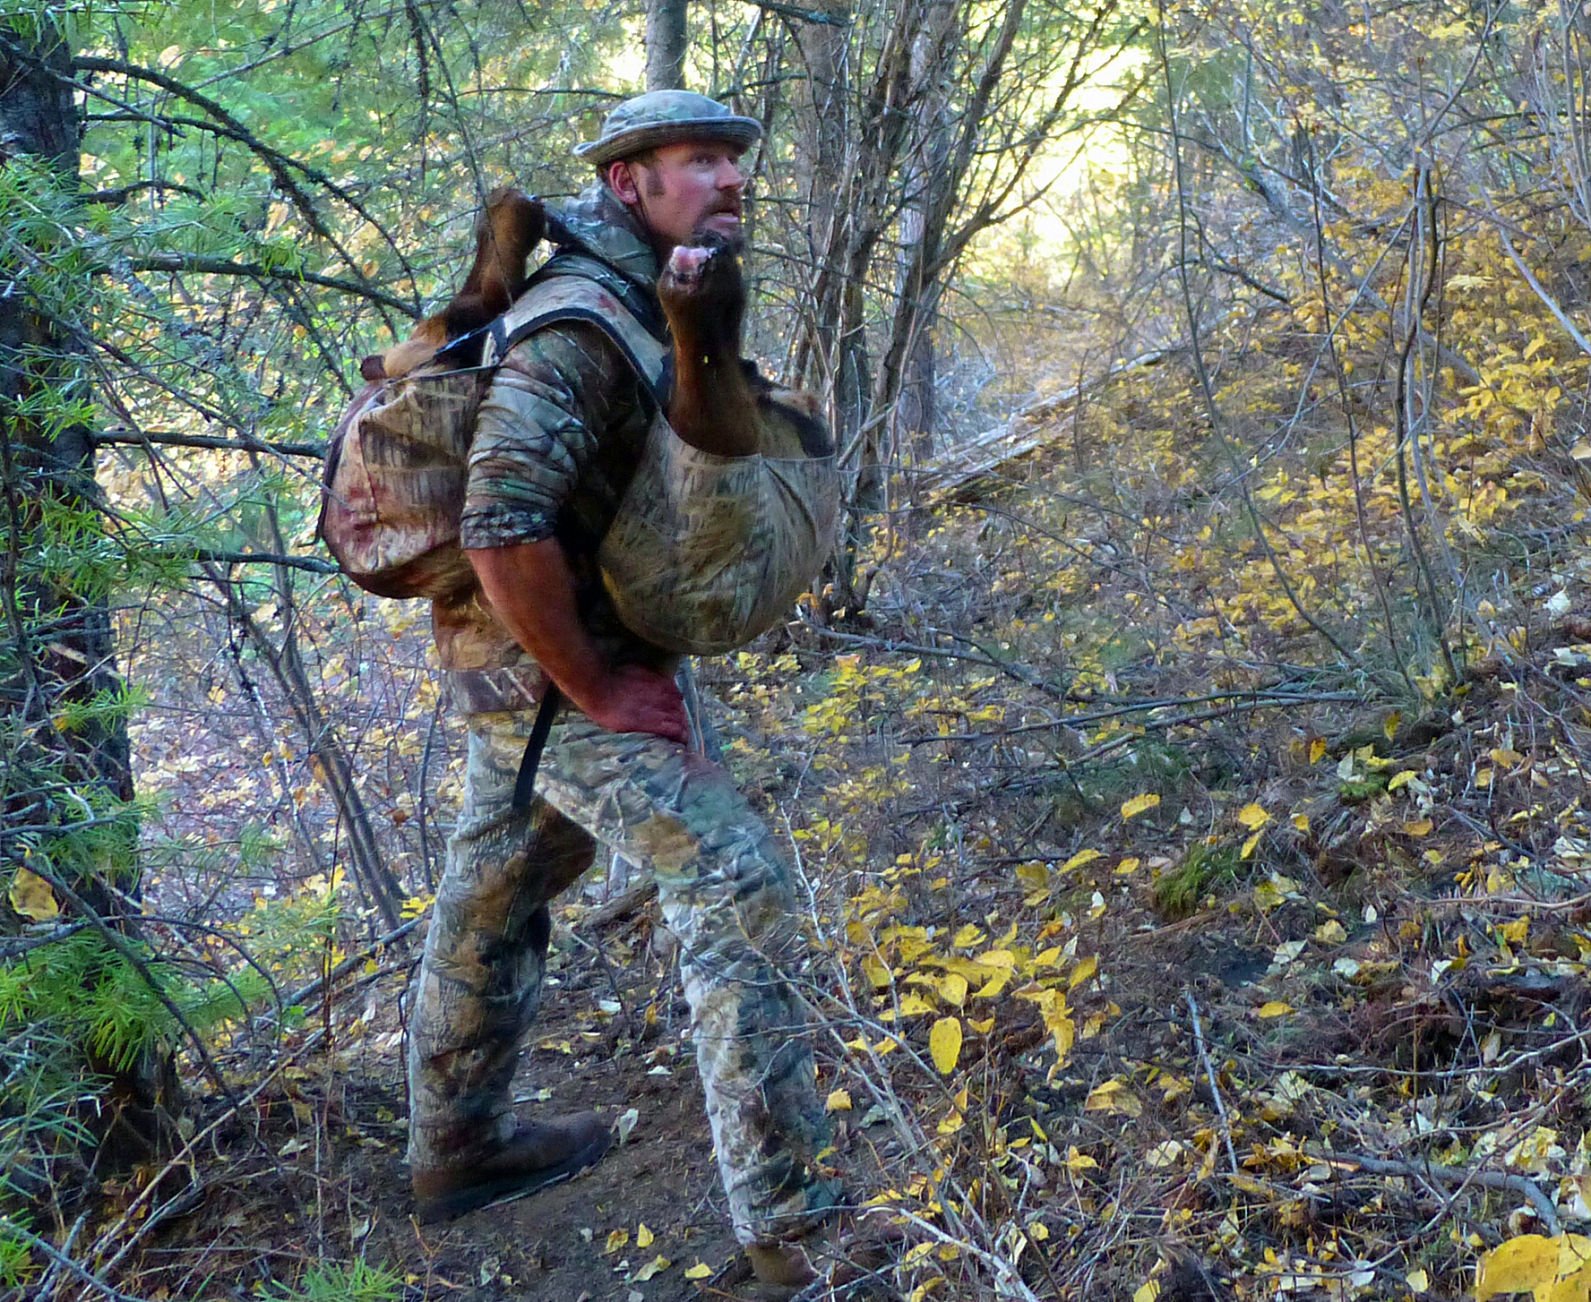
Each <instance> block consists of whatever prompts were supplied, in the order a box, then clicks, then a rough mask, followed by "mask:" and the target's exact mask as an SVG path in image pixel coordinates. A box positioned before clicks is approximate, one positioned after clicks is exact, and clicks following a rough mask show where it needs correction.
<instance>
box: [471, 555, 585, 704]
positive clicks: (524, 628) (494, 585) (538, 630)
mask: <svg viewBox="0 0 1591 1302" xmlns="http://www.w3.org/2000/svg"><path fill="white" fill-rule="evenodd" d="M464 554H465V555H466V556H467V557H469V562H470V564H471V565H472V566H473V567H474V569H475V574H476V576H477V577H478V578H479V579H480V581H481V590H482V591H483V592H484V593H485V594H486V600H487V601H488V602H489V603H490V605H491V607H492V611H493V613H494V614H496V616H497V618H498V620H499V622H500V623H501V624H502V625H503V627H504V628H506V629H507V630H508V631H509V632H510V633H512V634H513V635H514V640H515V641H517V642H518V643H519V644H520V646H522V647H524V648H525V650H526V651H528V652H530V654H531V655H532V656H534V657H535V659H536V663H537V664H539V665H540V666H541V667H542V668H543V669H544V670H545V671H546V673H547V676H548V677H549V678H551V679H552V681H553V682H554V683H556V684H557V685H558V688H559V690H560V691H562V692H563V694H564V695H565V696H567V697H568V698H569V699H570V700H571V701H575V702H577V703H578V702H579V701H580V700H581V699H582V698H583V697H586V696H589V695H590V694H591V693H592V691H594V690H595V689H596V688H597V686H598V683H599V681H600V679H601V677H602V676H603V674H604V672H605V671H606V669H607V666H606V665H604V664H603V663H602V656H601V653H600V652H599V651H598V650H597V647H596V644H595V643H594V642H593V641H592V640H591V635H590V634H589V633H587V632H586V630H585V627H584V625H582V624H581V623H580V616H579V612H578V608H577V606H576V604H575V580H574V574H573V572H572V571H571V570H570V568H569V562H568V560H567V558H566V557H565V556H564V553H563V548H562V546H560V545H559V543H558V542H557V541H556V540H555V539H551V538H549V539H546V540H545V541H543V542H534V543H521V544H519V545H518V546H514V547H479V548H474V549H471V550H469V551H466V552H465V553H464Z"/></svg>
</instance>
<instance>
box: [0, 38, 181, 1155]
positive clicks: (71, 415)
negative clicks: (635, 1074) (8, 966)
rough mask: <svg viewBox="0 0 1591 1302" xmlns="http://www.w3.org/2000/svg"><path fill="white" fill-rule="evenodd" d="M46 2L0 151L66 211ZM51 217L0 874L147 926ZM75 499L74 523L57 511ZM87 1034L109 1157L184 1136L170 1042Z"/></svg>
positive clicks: (42, 254)
mask: <svg viewBox="0 0 1591 1302" xmlns="http://www.w3.org/2000/svg"><path fill="white" fill-rule="evenodd" d="M44 12H45V11H43V10H42V9H41V10H37V11H35V12H34V13H33V14H32V15H29V16H28V17H26V18H24V19H21V20H11V21H8V22H0V86H4V87H5V92H4V94H3V95H0V166H3V167H4V168H5V169H6V172H7V177H6V179H7V181H8V182H10V183H14V184H18V185H21V186H25V187H27V188H28V189H29V191H30V193H33V194H36V195H38V196H39V197H40V201H41V204H55V205H57V206H58V208H59V210H60V211H62V212H64V213H67V214H70V212H71V210H72V208H73V207H74V206H75V204H76V203H77V200H78V194H79V189H78V187H79V132H80V124H79V120H78V113H77V108H76V106H75V104H74V102H73V97H72V87H71V82H70V80H69V78H70V76H71V52H70V50H69V49H68V48H67V45H66V43H65V40H64V38H63V36H62V34H61V32H60V30H59V29H58V28H57V27H56V26H55V25H54V24H53V22H52V21H50V20H49V19H47V18H45V17H44V16H43V15H44ZM35 229H36V230H37V231H50V230H51V229H52V227H51V224H50V223H47V222H41V223H39V224H38V226H37V227H36V228H35ZM53 229H54V231H55V232H57V233H56V234H49V235H35V234H31V233H22V234H17V233H14V232H13V233H11V234H10V239H9V240H5V241H4V242H0V283H3V284H4V285H5V287H6V288H5V293H4V298H5V299H6V300H8V301H7V302H6V305H5V307H4V309H0V498H3V500H0V518H3V519H4V535H3V536H4V551H3V555H0V605H3V609H4V634H3V643H0V746H3V747H4V751H5V754H6V763H4V764H3V765H0V887H4V888H10V887H11V886H12V884H13V882H14V881H15V880H16V876H15V875H16V873H17V872H18V871H19V870H22V869H23V866H24V865H23V860H24V859H27V860H28V861H29V863H30V864H33V865H36V867H37V870H38V872H39V873H40V874H43V873H48V874H50V875H52V876H55V877H56V879H57V880H59V881H60V882H61V883H62V884H63V885H65V886H66V887H67V888H68V889H69V890H70V891H71V893H72V894H74V895H75V896H76V897H77V898H78V900H80V901H81V902H82V903H81V906H79V905H71V908H72V909H74V910H77V911H78V912H79V913H82V912H85V911H92V913H94V914H97V915H98V917H99V918H100V919H103V920H104V921H105V923H107V924H108V925H109V926H111V927H113V928H115V929H116V930H117V931H119V932H121V933H122V934H123V935H124V936H127V937H129V938H135V937H136V936H137V931H138V927H137V921H136V917H135V913H136V901H137V899H138V860H137V835H138V825H137V820H136V817H135V815H134V813H133V811H132V809H131V804H130V802H131V800H132V796H133V781H132V768H131V763H130V757H129V748H128V741H127V720H126V715H125V713H124V712H123V710H122V709H121V707H120V698H121V695H122V686H121V680H120V678H119V677H118V675H117V673H116V666H115V658H114V656H115V652H114V645H113V639H112V632H111V623H110V613H109V608H108V605H107V601H106V596H105V593H104V591H103V589H98V588H92V587H89V586H88V585H87V584H86V583H85V581H84V580H83V579H82V577H81V576H80V575H76V574H74V573H73V572H72V570H71V562H70V560H63V561H60V562H58V563H57V564H56V565H53V566H52V565H50V564H49V563H48V562H47V561H45V560H43V559H41V558H44V557H49V556H51V555H52V554H54V555H61V554H64V553H66V552H69V551H70V550H71V548H70V547H69V546H60V545H59V544H60V543H61V542H62V536H61V535H62V532H63V531H66V532H67V533H68V534H69V535H72V536H76V535H79V534H80V532H81V531H82V530H83V529H85V528H87V529H91V528H93V527H94V522H97V521H98V519H99V518H100V510H101V505H102V504H101V498H100V494H99V488H98V485H97V484H96V482H95V479H94V449H93V443H92V442H91V440H90V437H89V430H88V428H87V427H86V425H85V424H84V422H83V419H82V413H83V411H84V408H85V405H86V400H87V396H88V381H87V373H86V366H85V356H84V347H85V345H84V342H83V337H82V334H81V332H80V327H77V326H76V325H75V324H74V323H73V322H71V321H70V320H69V318H70V316H71V314H72V313H73V310H74V309H73V306H72V305H71V304H70V302H67V301H64V300H66V298H67V294H66V293H65V292H63V291H62V288H61V286H62V285H63V284H64V283H67V282H65V280H64V278H61V277H51V276H50V274H49V272H48V268H49V267H50V266H51V265H53V264H54V263H55V262H56V260H57V257H58V255H59V254H60V253H61V252H62V250H60V249H58V248H54V247H50V244H51V241H63V242H64V240H65V239H67V238H69V237H68V236H66V235H64V234H59V233H58V232H61V231H63V230H65V229H66V223H65V222H61V223H58V224H56V225H55V226H54V228H53ZM0 240H4V237H0ZM66 513H70V514H71V516H73V517H75V518H74V519H73V520H72V522H71V523H70V524H66V525H63V524H61V523H60V522H59V519H58V518H57V519H55V520H53V521H52V517H59V516H61V515H64V514H66ZM51 544H56V545H54V546H52V545H51ZM85 832H87V836H86V837H85ZM74 838H75V839H74ZM24 880H27V879H24ZM68 903H69V902H68V901H66V900H59V899H58V900H57V904H58V905H63V906H64V905H67V904H68ZM21 907H24V906H20V905H18V904H17V902H16V900H14V899H13V900H11V901H9V902H8V903H7V904H3V905H0V932H3V931H5V930H11V931H13V932H14V931H15V930H16V929H17V926H18V924H19V923H20V922H21V921H24V920H25V919H24V915H23V914H22V912H21V911H20V909H21ZM30 916H31V912H30ZM77 1048H78V1049H79V1051H80V1052H81V1053H82V1056H83V1058H84V1060H85V1061H86V1064H87V1066H88V1068H89V1070H90V1071H92V1072H94V1073H95V1074H97V1075H100V1076H102V1077H104V1078H106V1079H107V1080H108V1091H107V1093H108V1099H107V1098H106V1097H101V1098H99V1099H97V1100H91V1101H90V1107H89V1110H88V1112H87V1113H86V1114H85V1115H84V1116H82V1117H80V1118H79V1120H80V1121H81V1122H82V1123H83V1124H84V1125H85V1126H86V1127H87V1128H88V1130H89V1131H90V1132H91V1133H92V1134H93V1135H94V1139H95V1143H96V1145H97V1152H96V1167H97V1169H98V1170H100V1171H102V1172H103V1171H105V1170H107V1169H110V1168H114V1167H117V1166H121V1167H125V1166H126V1165H128V1164H129V1163H131V1162H133V1161H137V1160H144V1159H147V1158H148V1157H150V1156H151V1155H152V1154H153V1153H154V1152H155V1151H157V1150H158V1149H159V1148H160V1147H161V1146H162V1144H163V1143H164V1141H166V1140H167V1139H169V1138H170V1137H171V1136H172V1135H173V1134H174V1127H173V1126H172V1124H171V1113H170V1112H169V1110H168V1109H170V1108H172V1107H174V1106H175V1090H176V1086H175V1074H174V1072H173V1070H172V1066H171V1059H170V1056H169V1055H168V1054H166V1053H165V1052H164V1051H158V1052H157V1051H154V1050H150V1051H146V1052H144V1053H142V1054H140V1055H138V1056H137V1058H136V1059H135V1061H133V1062H132V1063H131V1064H130V1065H127V1066H122V1067H119V1068H112V1066H111V1065H110V1064H109V1063H107V1062H105V1061H103V1060H101V1059H100V1057H99V1055H97V1054H96V1052H95V1051H94V1048H93V1046H90V1045H81V1046H77ZM84 1093H85V1095H88V1094H90V1093H91V1091H89V1090H88V1089H87V1088H85V1091H84ZM107 1103H108V1106H107Z"/></svg>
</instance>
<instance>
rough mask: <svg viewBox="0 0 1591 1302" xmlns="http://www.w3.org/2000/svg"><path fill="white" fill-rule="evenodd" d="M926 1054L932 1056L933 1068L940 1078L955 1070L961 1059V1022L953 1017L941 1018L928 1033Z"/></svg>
mask: <svg viewBox="0 0 1591 1302" xmlns="http://www.w3.org/2000/svg"><path fill="white" fill-rule="evenodd" d="M928 1052H929V1053H930V1054H932V1055H933V1059H934V1066H935V1067H937V1068H939V1074H940V1075H941V1076H948V1075H950V1073H951V1072H953V1071H954V1070H955V1069H956V1060H957V1059H958V1058H960V1057H961V1021H960V1019H959V1018H955V1017H941V1018H940V1019H939V1020H938V1021H937V1022H935V1023H934V1029H933V1030H931V1031H930V1032H929V1033H928Z"/></svg>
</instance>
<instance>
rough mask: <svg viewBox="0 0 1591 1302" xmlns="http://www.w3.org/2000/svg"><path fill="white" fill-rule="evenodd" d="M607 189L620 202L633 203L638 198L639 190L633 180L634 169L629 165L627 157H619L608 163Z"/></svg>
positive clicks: (639, 195)
mask: <svg viewBox="0 0 1591 1302" xmlns="http://www.w3.org/2000/svg"><path fill="white" fill-rule="evenodd" d="M608 189H610V190H612V191H613V193H614V194H615V195H617V196H618V199H619V202H620V203H635V202H636V201H637V200H639V199H640V197H641V190H640V187H639V186H638V185H637V184H636V181H635V169H634V168H632V167H631V166H630V163H629V160H628V159H624V158H621V159H619V160H618V161H617V162H614V163H609V164H608Z"/></svg>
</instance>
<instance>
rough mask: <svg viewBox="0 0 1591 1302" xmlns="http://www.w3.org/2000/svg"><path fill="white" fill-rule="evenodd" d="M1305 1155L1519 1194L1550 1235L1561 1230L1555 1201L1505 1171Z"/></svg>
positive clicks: (1309, 1152)
mask: <svg viewBox="0 0 1591 1302" xmlns="http://www.w3.org/2000/svg"><path fill="white" fill-rule="evenodd" d="M1304 1153H1305V1154H1306V1155H1307V1156H1308V1157H1311V1158H1313V1159H1314V1160H1315V1161H1317V1162H1325V1163H1326V1164H1327V1165H1328V1166H1355V1167H1358V1168H1359V1169H1360V1170H1361V1171H1364V1172H1366V1173H1367V1174H1369V1175H1400V1176H1406V1177H1408V1178H1409V1179H1413V1180H1431V1181H1434V1182H1436V1183H1437V1184H1445V1185H1453V1186H1456V1187H1457V1188H1459V1189H1461V1190H1462V1189H1463V1188H1464V1187H1465V1186H1466V1185H1472V1184H1477V1185H1480V1187H1481V1188H1483V1189H1497V1190H1501V1191H1505V1192H1508V1193H1517V1194H1519V1195H1521V1196H1522V1197H1524V1198H1525V1199H1526V1200H1527V1201H1528V1202H1529V1203H1530V1205H1531V1206H1532V1207H1533V1208H1535V1211H1536V1215H1537V1216H1538V1217H1539V1218H1540V1219H1541V1224H1542V1226H1543V1228H1544V1229H1545V1230H1546V1231H1547V1233H1548V1234H1549V1235H1552V1236H1556V1235H1557V1234H1558V1233H1559V1231H1560V1226H1559V1224H1558V1209H1557V1208H1556V1207H1554V1206H1553V1205H1552V1199H1550V1198H1549V1197H1547V1195H1546V1193H1545V1192H1544V1191H1543V1190H1542V1188H1541V1186H1540V1185H1538V1184H1536V1182H1535V1181H1534V1180H1527V1179H1525V1177H1524V1176H1522V1175H1509V1174H1508V1173H1507V1172H1506V1171H1477V1170H1474V1169H1473V1168H1464V1167H1458V1166H1439V1165H1437V1164H1436V1163H1434V1162H1406V1161H1395V1160H1389V1159H1387V1158H1382V1157H1366V1156H1365V1155H1364V1154H1362V1153H1336V1152H1332V1153H1327V1152H1322V1151H1320V1150H1319V1149H1313V1148H1305V1149H1304Z"/></svg>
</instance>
